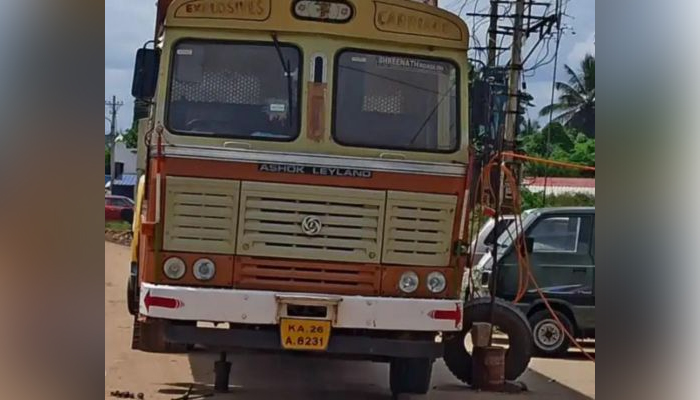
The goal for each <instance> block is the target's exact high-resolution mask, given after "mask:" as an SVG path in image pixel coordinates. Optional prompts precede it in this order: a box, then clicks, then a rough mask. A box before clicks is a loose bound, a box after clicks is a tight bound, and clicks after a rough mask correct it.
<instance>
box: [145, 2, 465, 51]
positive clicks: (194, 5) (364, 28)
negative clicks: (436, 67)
mask: <svg viewBox="0 0 700 400" xmlns="http://www.w3.org/2000/svg"><path fill="white" fill-rule="evenodd" d="M300 2H303V0H239V1H235V2H226V1H222V0H158V14H157V21H156V37H158V36H160V34H161V33H162V29H163V27H164V26H165V27H175V28H195V29H228V30H251V31H261V30H264V31H271V32H272V31H274V32H290V33H305V34H317V33H318V32H319V31H320V30H322V31H323V32H324V33H325V34H328V35H337V36H340V37H355V38H359V39H369V40H385V41H393V42H398V43H403V44H406V43H414V44H420V45H428V46H436V47H442V48H454V49H466V48H467V46H468V39H469V31H468V28H467V25H466V23H465V22H464V21H463V20H462V19H461V18H459V17H458V16H456V15H454V14H452V13H450V12H449V11H446V10H443V9H441V8H438V7H435V6H432V5H428V4H424V3H422V2H419V1H415V0H362V1H353V2H347V3H344V2H341V4H349V5H350V6H351V7H352V14H351V17H350V18H349V19H347V20H345V21H342V22H335V23H323V26H320V25H319V21H317V20H308V19H309V18H303V17H300V16H297V17H295V15H294V13H293V12H292V11H290V10H294V9H295V6H297V5H298V4H299V3H300ZM310 3H311V2H310ZM329 3H330V2H329Z"/></svg>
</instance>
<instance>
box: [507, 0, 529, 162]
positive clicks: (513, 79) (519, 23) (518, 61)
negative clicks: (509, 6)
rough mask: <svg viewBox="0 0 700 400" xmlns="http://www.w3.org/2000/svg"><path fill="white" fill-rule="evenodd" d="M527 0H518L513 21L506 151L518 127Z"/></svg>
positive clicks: (512, 141) (511, 144)
mask: <svg viewBox="0 0 700 400" xmlns="http://www.w3.org/2000/svg"><path fill="white" fill-rule="evenodd" d="M524 14H525V0H516V2H515V16H514V19H513V44H512V46H511V59H510V71H509V77H508V106H507V108H506V115H505V133H504V137H503V140H504V143H503V144H504V145H505V150H506V151H512V150H513V147H514V143H515V136H516V134H517V130H518V129H517V125H518V104H519V101H520V76H521V73H522V70H523V65H522V46H523V15H524Z"/></svg>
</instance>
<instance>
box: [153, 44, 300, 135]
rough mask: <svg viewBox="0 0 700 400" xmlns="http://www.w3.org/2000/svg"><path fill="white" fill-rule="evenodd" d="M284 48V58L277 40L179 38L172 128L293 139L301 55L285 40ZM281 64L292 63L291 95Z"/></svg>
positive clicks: (171, 106)
mask: <svg viewBox="0 0 700 400" xmlns="http://www.w3.org/2000/svg"><path fill="white" fill-rule="evenodd" d="M280 51H281V53H282V56H281V57H280V54H279V52H278V51H277V49H276V48H275V46H274V44H273V43H257V44H251V43H235V42H211V41H195V40H186V41H181V42H179V43H178V44H177V45H176V46H175V49H174V50H173V53H174V55H173V66H172V78H171V82H170V97H169V106H168V116H167V121H168V128H169V129H170V130H171V131H172V132H174V133H177V134H186V135H198V136H200V135H201V136H207V135H209V136H222V137H234V138H245V139H267V140H293V139H295V138H296V137H297V135H298V134H299V111H298V110H299V107H298V103H299V100H298V99H299V84H300V80H299V76H300V71H299V70H300V58H301V55H300V52H299V50H298V49H297V48H296V47H293V46H289V45H284V44H282V45H280ZM283 62H284V63H285V64H287V63H288V65H289V71H290V75H291V77H292V85H291V91H292V93H289V92H290V87H289V80H288V76H287V74H286V73H285V69H286V65H285V66H283ZM290 99H291V102H292V104H291V105H290V104H289V103H290Z"/></svg>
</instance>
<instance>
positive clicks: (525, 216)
mask: <svg viewBox="0 0 700 400" xmlns="http://www.w3.org/2000/svg"><path fill="white" fill-rule="evenodd" d="M535 218H537V214H535V213H534V210H527V211H524V212H523V213H522V214H520V219H521V220H522V227H523V229H527V227H528V226H530V224H531V223H532V220H533V219H535ZM516 225H517V224H510V226H509V227H508V230H506V231H505V232H503V234H501V236H500V237H499V238H498V241H497V242H496V243H498V247H501V248H504V249H505V248H507V247H508V246H510V244H511V243H512V242H513V240H515V237H516V235H517V230H516V229H517V226H516Z"/></svg>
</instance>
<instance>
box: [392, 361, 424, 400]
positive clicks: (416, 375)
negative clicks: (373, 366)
mask: <svg viewBox="0 0 700 400" xmlns="http://www.w3.org/2000/svg"><path fill="white" fill-rule="evenodd" d="M432 374H433V360H432V359H429V358H395V359H393V360H392V361H391V364H390V365H389V386H390V387H391V393H392V394H393V395H394V396H397V395H399V394H426V393H428V391H429V390H430V379H431V377H432Z"/></svg>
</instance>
